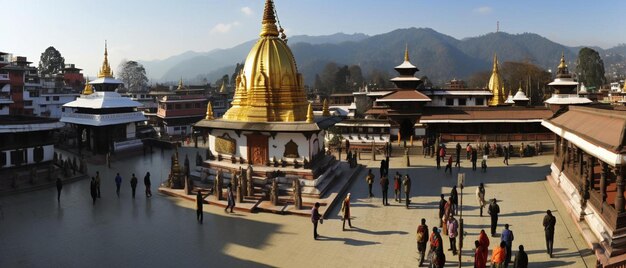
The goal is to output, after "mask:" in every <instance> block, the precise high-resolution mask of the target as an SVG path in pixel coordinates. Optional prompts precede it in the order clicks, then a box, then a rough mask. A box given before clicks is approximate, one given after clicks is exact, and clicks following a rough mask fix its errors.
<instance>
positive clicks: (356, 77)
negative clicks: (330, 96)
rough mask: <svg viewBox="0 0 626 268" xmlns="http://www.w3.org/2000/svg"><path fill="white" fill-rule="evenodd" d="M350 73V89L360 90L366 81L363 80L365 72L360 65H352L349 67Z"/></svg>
mask: <svg viewBox="0 0 626 268" xmlns="http://www.w3.org/2000/svg"><path fill="white" fill-rule="evenodd" d="M348 72H349V73H350V80H349V87H350V88H351V89H352V90H353V91H354V90H355V89H358V88H359V87H361V85H362V84H363V81H364V80H365V79H364V78H363V72H362V71H361V67H360V66H359V65H352V66H350V67H348Z"/></svg>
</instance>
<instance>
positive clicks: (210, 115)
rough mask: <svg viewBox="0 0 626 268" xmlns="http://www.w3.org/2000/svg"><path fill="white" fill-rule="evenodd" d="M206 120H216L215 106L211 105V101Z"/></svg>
mask: <svg viewBox="0 0 626 268" xmlns="http://www.w3.org/2000/svg"><path fill="white" fill-rule="evenodd" d="M204 119H206V120H213V119H215V118H214V117H213V105H211V102H210V101H209V103H208V104H207V106H206V117H205V118H204Z"/></svg>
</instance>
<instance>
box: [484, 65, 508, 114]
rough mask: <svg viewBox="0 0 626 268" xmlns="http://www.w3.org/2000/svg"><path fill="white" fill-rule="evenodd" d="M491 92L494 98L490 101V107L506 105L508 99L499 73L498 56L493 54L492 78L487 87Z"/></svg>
mask: <svg viewBox="0 0 626 268" xmlns="http://www.w3.org/2000/svg"><path fill="white" fill-rule="evenodd" d="M487 87H488V88H489V91H491V93H493V97H492V98H491V100H490V101H489V106H498V105H501V104H503V103H504V101H505V100H506V98H505V97H504V83H503V81H502V77H501V76H500V72H499V71H498V56H497V55H496V54H493V69H492V70H491V78H489V84H488V85H487Z"/></svg>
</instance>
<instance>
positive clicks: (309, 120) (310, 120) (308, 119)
mask: <svg viewBox="0 0 626 268" xmlns="http://www.w3.org/2000/svg"><path fill="white" fill-rule="evenodd" d="M306 122H307V123H313V122H315V116H314V115H313V104H311V103H309V107H308V109H307V113H306Z"/></svg>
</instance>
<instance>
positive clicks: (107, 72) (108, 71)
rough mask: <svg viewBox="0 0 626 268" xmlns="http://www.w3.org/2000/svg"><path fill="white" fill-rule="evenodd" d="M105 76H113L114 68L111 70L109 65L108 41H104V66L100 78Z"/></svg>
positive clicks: (99, 74)
mask: <svg viewBox="0 0 626 268" xmlns="http://www.w3.org/2000/svg"><path fill="white" fill-rule="evenodd" d="M104 77H109V78H111V77H113V70H111V66H110V65H109V53H108V51H107V41H106V40H105V41H104V61H103V62H102V67H100V72H98V78H104Z"/></svg>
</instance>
